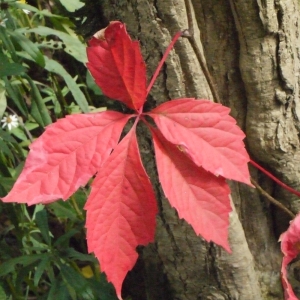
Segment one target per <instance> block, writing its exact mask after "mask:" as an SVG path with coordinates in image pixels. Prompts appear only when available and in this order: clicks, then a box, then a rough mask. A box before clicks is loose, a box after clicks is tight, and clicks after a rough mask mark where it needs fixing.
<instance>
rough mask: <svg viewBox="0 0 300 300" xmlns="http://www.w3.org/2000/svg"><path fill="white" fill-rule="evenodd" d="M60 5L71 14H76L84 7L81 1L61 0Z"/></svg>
mask: <svg viewBox="0 0 300 300" xmlns="http://www.w3.org/2000/svg"><path fill="white" fill-rule="evenodd" d="M60 3H61V4H62V5H63V6H64V7H65V8H66V10H68V11H70V12H74V11H75V10H77V9H80V8H81V7H83V6H84V3H82V2H80V1H79V0H60Z"/></svg>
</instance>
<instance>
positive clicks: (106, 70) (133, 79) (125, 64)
mask: <svg viewBox="0 0 300 300" xmlns="http://www.w3.org/2000/svg"><path fill="white" fill-rule="evenodd" d="M89 45H90V47H88V48H87V56H88V60H89V62H88V63H87V67H88V69H89V70H90V72H91V73H92V75H93V77H94V78H95V81H96V83H97V84H98V85H99V86H100V88H101V89H102V91H103V93H104V94H105V95H106V96H108V97H110V98H113V99H117V100H120V101H122V102H124V103H125V104H126V105H127V106H128V107H130V108H132V109H135V110H136V111H138V110H139V109H140V108H141V107H142V106H143V105H144V103H145V101H146V93H147V92H146V66H145V63H144V61H143V58H142V55H141V52H140V48H139V43H138V42H137V41H134V42H133V41H131V38H130V36H129V35H128V33H127V31H126V27H125V25H124V24H122V23H120V22H111V23H110V25H109V26H108V27H107V28H106V29H105V31H104V34H103V32H102V36H100V39H97V38H95V37H94V38H92V39H91V40H90V42H89Z"/></svg>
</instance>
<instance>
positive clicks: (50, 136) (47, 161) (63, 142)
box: [2, 112, 132, 205]
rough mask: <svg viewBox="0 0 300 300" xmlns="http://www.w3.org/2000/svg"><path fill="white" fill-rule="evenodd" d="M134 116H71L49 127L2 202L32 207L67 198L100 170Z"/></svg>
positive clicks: (101, 114)
mask: <svg viewBox="0 0 300 300" xmlns="http://www.w3.org/2000/svg"><path fill="white" fill-rule="evenodd" d="M130 117H132V115H124V114H121V113H118V112H103V113H98V114H86V115H71V116H67V117H66V118H64V119H60V120H58V121H57V122H56V123H54V124H52V125H50V126H48V127H47V128H46V131H45V132H44V133H43V134H42V135H41V136H40V138H38V139H37V140H36V141H35V142H34V143H32V144H31V146H30V153H29V155H28V157H27V160H26V163H25V167H24V169H23V171H22V173H21V175H20V176H19V178H18V180H17V182H16V183H15V185H14V187H13V189H12V190H11V192H10V193H9V194H8V195H7V196H6V197H5V198H3V199H2V200H3V201H4V202H19V203H27V204H29V205H31V204H36V203H50V202H52V201H54V200H57V199H59V198H63V199H67V198H68V197H69V196H71V195H72V194H73V193H74V192H75V191H76V190H77V189H78V188H79V187H80V186H81V185H85V184H86V183H87V181H88V180H89V179H90V178H91V176H93V175H94V174H95V173H96V172H97V170H98V169H99V168H100V166H101V164H102V163H103V162H104V161H105V160H106V159H107V157H108V156H109V155H110V153H111V151H112V150H113V149H114V148H115V147H116V145H117V143H118V140H119V138H120V134H121V132H122V128H123V127H124V126H125V124H126V122H127V121H128V119H129V118H130Z"/></svg>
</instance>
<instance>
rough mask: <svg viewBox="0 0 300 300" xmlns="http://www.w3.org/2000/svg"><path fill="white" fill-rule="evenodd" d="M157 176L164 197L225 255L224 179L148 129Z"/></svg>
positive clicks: (226, 198)
mask: <svg viewBox="0 0 300 300" xmlns="http://www.w3.org/2000/svg"><path fill="white" fill-rule="evenodd" d="M151 132H152V135H153V140H154V148H155V157H156V164H157V169H158V176H159V179H160V182H161V185H162V188H163V190H164V193H165V195H166V197H167V198H168V199H169V201H170V203H171V205H172V206H173V207H175V208H176V210H177V211H178V215H179V217H180V218H183V219H185V220H186V221H187V222H188V223H189V224H190V225H191V226H192V227H193V229H194V230H195V232H196V234H200V235H201V236H202V237H203V238H204V239H206V240H207V241H213V242H214V243H216V244H218V245H221V246H222V247H223V248H225V249H226V250H227V251H228V252H231V251H230V247H229V244H228V227H229V213H230V212H231V206H230V199H229V194H230V190H229V187H228V185H227V184H226V182H225V179H224V178H223V177H215V176H214V175H212V174H211V173H209V172H207V171H205V170H204V169H203V168H201V167H198V166H196V165H195V164H194V163H193V162H192V161H191V160H190V159H188V158H187V156H186V155H185V154H184V153H182V152H181V151H179V150H178V148H177V147H176V146H174V145H173V144H171V143H170V142H168V141H167V140H166V139H165V138H164V137H163V136H162V135H161V134H160V132H159V131H157V130H154V129H151Z"/></svg>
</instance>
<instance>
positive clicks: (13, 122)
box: [1, 115, 19, 130]
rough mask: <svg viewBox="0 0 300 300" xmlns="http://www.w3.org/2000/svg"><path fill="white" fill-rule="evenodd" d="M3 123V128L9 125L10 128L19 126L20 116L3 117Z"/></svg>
mask: <svg viewBox="0 0 300 300" xmlns="http://www.w3.org/2000/svg"><path fill="white" fill-rule="evenodd" d="M1 123H3V125H2V128H5V126H7V128H8V130H12V128H14V127H18V126H19V120H18V116H16V115H9V116H8V117H3V118H2V120H1Z"/></svg>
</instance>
